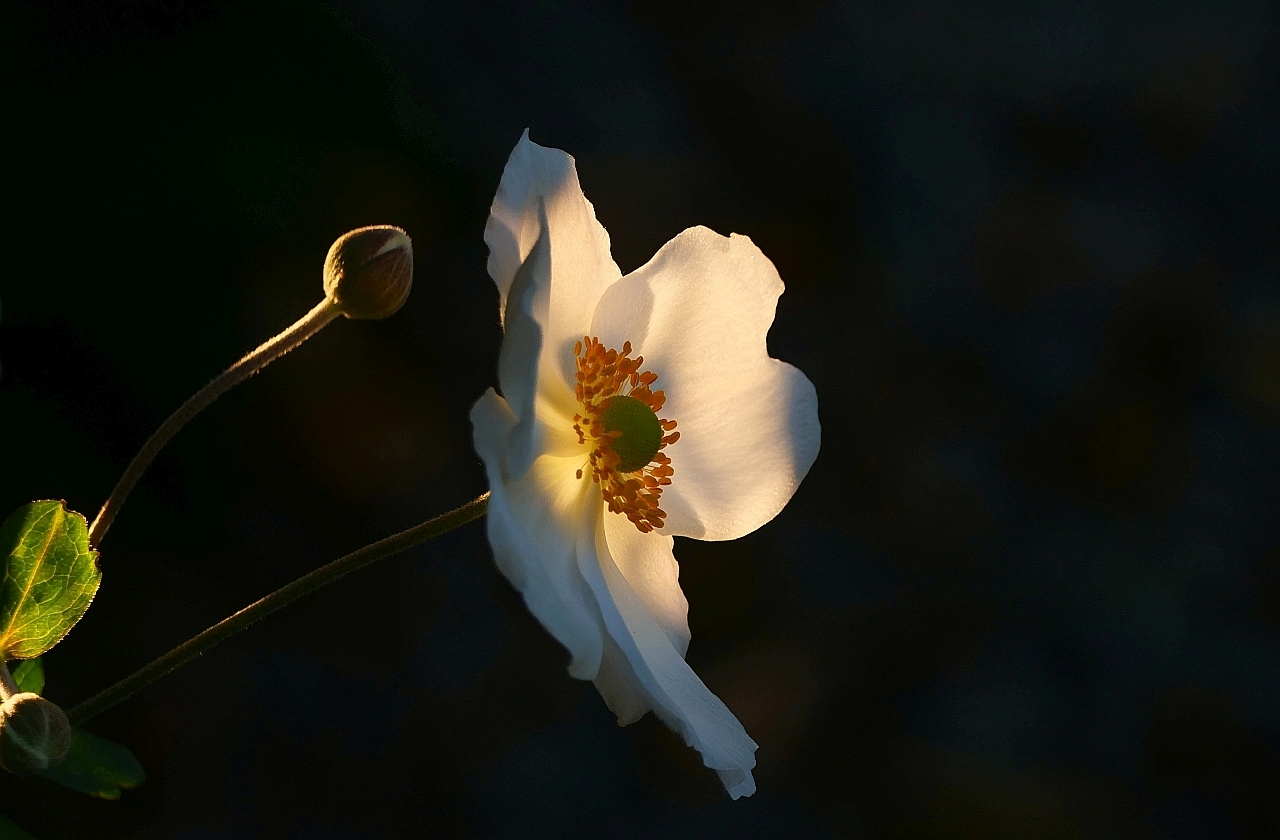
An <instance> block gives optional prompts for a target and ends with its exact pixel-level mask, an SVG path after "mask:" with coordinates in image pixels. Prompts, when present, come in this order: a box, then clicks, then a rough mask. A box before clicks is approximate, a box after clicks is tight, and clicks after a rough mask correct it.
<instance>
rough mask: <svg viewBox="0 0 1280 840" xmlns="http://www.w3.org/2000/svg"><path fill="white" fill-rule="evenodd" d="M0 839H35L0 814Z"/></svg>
mask: <svg viewBox="0 0 1280 840" xmlns="http://www.w3.org/2000/svg"><path fill="white" fill-rule="evenodd" d="M0 840H36V838H34V837H32V836H31V835H30V834H28V833H27V832H25V831H23V830H22V829H21V828H19V827H18V824H17V823H15V822H14V821H13V820H11V819H9V818H8V817H6V816H5V815H4V814H0Z"/></svg>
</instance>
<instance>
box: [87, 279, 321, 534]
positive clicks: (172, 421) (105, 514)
mask: <svg viewBox="0 0 1280 840" xmlns="http://www.w3.org/2000/svg"><path fill="white" fill-rule="evenodd" d="M341 314H342V310H341V309H340V308H339V307H338V305H337V304H336V303H335V302H334V300H333V299H332V298H328V297H326V298H325V299H324V300H322V301H321V302H320V303H319V304H318V305H317V306H316V307H315V308H314V309H312V310H311V311H310V312H308V313H307V314H306V315H303V316H302V317H301V318H300V319H298V321H297V322H296V323H295V324H294V325H293V326H291V327H289V328H288V329H287V330H285V331H284V332H282V333H280V334H279V335H277V336H276V337H275V338H273V339H271V340H270V341H268V342H266V343H265V344H263V345H262V346H261V347H259V348H258V349H257V350H254V351H253V352H252V353H250V354H248V355H247V356H245V357H244V358H243V359H241V360H240V361H238V362H236V363H235V364H234V365H232V366H231V367H229V368H227V369H226V370H224V371H223V372H222V373H221V374H219V375H218V377H217V378H216V379H214V380H213V381H212V382H210V383H209V384H208V385H206V386H204V387H203V388H201V389H200V390H199V391H197V392H196V393H195V394H194V395H193V396H192V397H191V399H189V400H187V401H186V402H184V403H183V404H182V406H181V407H180V408H179V409H178V410H177V411H175V412H174V413H173V414H171V415H169V419H168V420H165V421H164V423H162V424H160V428H158V429H156V430H155V433H154V434H152V435H151V437H149V438H147V442H146V443H144V444H143V445H142V449H140V450H139V451H138V454H137V455H135V456H133V460H132V461H130V462H129V466H128V467H127V468H126V469H125V471H124V475H122V476H120V480H119V481H118V482H116V486H115V489H114V490H112V491H111V495H110V496H108V497H107V501H106V504H104V505H103V506H102V510H100V511H98V515H97V517H96V518H95V519H94V520H93V524H92V525H91V526H89V544H90V545H93V546H95V547H96V546H98V545H100V544H101V543H102V538H103V537H105V536H106V535H107V529H108V528H110V527H111V523H112V522H113V521H115V518H116V514H118V513H119V512H120V508H121V506H123V505H124V500H125V499H127V498H128V497H129V493H130V491H132V490H133V486H134V485H135V484H137V483H138V479H140V478H142V474H143V473H144V472H146V469H147V467H149V466H150V465H151V462H152V461H154V460H155V457H156V455H158V454H159V453H160V450H161V449H163V448H164V445H165V444H166V443H168V442H169V440H170V439H171V438H172V437H173V436H174V435H176V434H177V433H178V430H179V429H181V428H182V427H183V426H185V425H187V421H188V420H190V419H191V418H192V417H195V416H196V415H197V414H199V413H200V412H201V411H203V410H204V409H205V408H207V407H208V405H209V403H211V402H213V401H214V400H216V399H217V398H218V397H220V396H222V395H223V394H224V393H226V392H227V391H229V390H231V389H232V388H233V387H235V386H236V385H238V384H239V383H241V382H243V381H244V380H246V379H248V378H249V377H250V376H253V375H254V374H255V373H257V372H258V371H259V370H261V369H262V368H264V367H266V366H267V365H268V364H270V363H271V362H273V361H275V360H276V359H278V358H280V357H281V356H283V355H284V354H285V353H288V352H289V351H290V350H292V349H293V348H295V347H297V346H298V345H299V344H301V343H302V342H304V341H306V340H307V339H308V338H310V337H311V336H313V335H315V334H316V333H318V332H319V331H320V330H321V329H323V328H324V327H325V325H327V324H328V323H329V322H330V321H332V320H333V319H334V318H337V317H338V316H339V315H341Z"/></svg>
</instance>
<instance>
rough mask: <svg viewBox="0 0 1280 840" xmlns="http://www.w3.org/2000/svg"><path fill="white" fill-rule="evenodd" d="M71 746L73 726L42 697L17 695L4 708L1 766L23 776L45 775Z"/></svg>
mask: <svg viewBox="0 0 1280 840" xmlns="http://www.w3.org/2000/svg"><path fill="white" fill-rule="evenodd" d="M70 747H71V723H70V722H69V721H68V720H67V716H66V715H65V714H64V713H63V711H62V709H59V708H58V707H57V706H55V705H54V704H53V703H50V702H49V701H48V700H46V699H44V698H43V697H41V696H40V695H39V694H32V693H30V692H23V693H22V694H15V695H13V696H12V697H10V698H9V699H8V700H6V701H5V702H4V704H3V705H0V767H4V769H6V770H8V771H9V772H10V773H16V774H18V775H19V776H29V775H31V774H33V773H43V772H44V771H45V770H48V769H49V768H50V767H52V766H54V765H56V764H58V763H59V762H61V761H62V759H63V758H65V757H66V755H67V750H68V749H70Z"/></svg>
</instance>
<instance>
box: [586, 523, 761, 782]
mask: <svg viewBox="0 0 1280 840" xmlns="http://www.w3.org/2000/svg"><path fill="white" fill-rule="evenodd" d="M579 556H580V562H581V563H582V566H581V568H582V575H583V578H585V579H586V581H587V583H588V584H589V585H590V587H591V589H592V591H593V592H594V593H595V598H596V603H597V605H598V607H599V610H600V616H601V618H602V619H603V620H604V625H605V630H606V632H607V633H608V638H609V640H610V642H611V644H610V645H608V650H609V654H608V655H607V664H606V666H605V668H606V669H607V670H606V671H605V673H606V676H607V677H608V678H609V680H610V686H609V687H610V689H611V690H613V691H615V692H618V693H619V694H620V692H619V687H620V684H621V686H625V687H629V688H630V689H631V692H630V694H629V695H624V696H622V697H621V699H622V700H624V701H627V702H630V703H631V704H632V708H634V706H636V705H638V704H639V703H640V702H641V701H642V702H643V704H644V705H647V706H648V707H650V708H651V709H653V711H654V712H655V713H656V714H657V715H658V717H660V718H661V719H662V721H663V722H664V723H666V724H667V725H668V726H670V727H671V728H672V729H673V730H675V731H676V732H677V733H679V734H680V735H681V737H683V738H684V740H685V743H687V744H689V746H691V747H693V748H694V749H696V750H697V751H698V752H699V753H701V754H702V760H703V763H704V764H706V765H707V766H708V767H710V768H712V769H714V770H715V771H716V772H717V773H719V774H720V779H721V781H723V782H724V785H725V788H726V789H727V790H728V791H729V795H730V796H732V797H733V798H734V799H737V798H738V797H740V796H749V795H751V794H752V793H754V792H755V780H754V779H753V778H752V776H751V769H752V768H753V767H755V764H756V759H755V751H756V743H755V742H754V741H752V740H751V737H750V736H749V735H747V732H746V730H745V729H743V728H742V724H741V723H739V721H738V719H737V718H736V717H734V715H733V712H731V711H729V708H728V707H727V706H725V704H724V703H723V702H721V701H720V698H718V697H716V696H715V695H714V694H712V693H711V691H710V689H708V688H707V687H706V685H704V684H703V682H702V680H700V679H699V678H698V675H697V674H695V673H694V672H693V669H691V668H690V667H689V665H688V664H687V663H686V662H685V661H684V657H683V656H682V655H681V653H680V652H679V651H677V650H676V648H675V646H674V645H672V643H671V639H670V638H669V637H668V636H667V634H666V632H664V629H663V628H662V627H661V626H660V625H659V623H658V621H657V620H656V619H655V618H654V616H653V615H652V614H651V613H650V612H649V610H648V609H647V608H646V606H645V604H644V602H643V601H642V600H641V598H640V596H639V595H638V594H637V592H636V590H635V589H634V588H633V587H632V585H631V583H630V582H628V580H627V578H626V576H625V575H624V574H623V573H622V571H621V570H620V569H619V566H618V564H617V563H616V562H615V560H614V556H615V553H614V550H613V546H611V545H609V544H608V541H607V538H606V536H605V529H604V527H603V525H602V526H601V527H600V529H599V530H598V532H597V552H596V560H595V562H592V561H591V559H590V558H588V557H586V556H585V555H579ZM624 562H625V561H624ZM615 646H616V651H617V653H616V656H617V658H616V659H615V658H614V657H615V655H614V654H613V648H614V647H615ZM601 693H602V694H604V696H605V699H606V700H609V699H610V697H609V694H608V693H606V692H605V691H604V689H602V691H601ZM610 707H611V708H613V710H614V712H615V714H618V716H619V719H620V721H621V722H627V721H626V718H625V717H624V715H623V714H622V711H621V710H620V709H619V708H618V707H615V706H614V705H613V703H612V702H611V703H610Z"/></svg>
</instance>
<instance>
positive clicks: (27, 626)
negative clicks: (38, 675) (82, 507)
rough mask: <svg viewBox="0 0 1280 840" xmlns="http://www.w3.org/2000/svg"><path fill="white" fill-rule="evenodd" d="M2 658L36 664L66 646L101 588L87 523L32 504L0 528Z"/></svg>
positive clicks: (54, 507) (60, 509) (56, 506)
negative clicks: (65, 641)
mask: <svg viewBox="0 0 1280 840" xmlns="http://www.w3.org/2000/svg"><path fill="white" fill-rule="evenodd" d="M0 558H2V559H3V562H4V579H3V581H0V658H3V659H34V658H35V657H37V656H39V655H41V654H42V653H44V652H45V651H47V650H48V649H49V648H51V647H53V646H54V645H56V644H57V643H58V642H60V641H62V637H63V636H65V635H67V632H68V631H69V630H70V629H71V628H72V627H74V626H75V624H76V622H77V621H79V620H80V617H81V616H83V615H84V611H85V610H87V609H89V604H90V602H92V601H93V596H94V595H95V594H97V592H98V584H99V583H101V582H102V572H100V571H99V570H98V552H96V551H94V550H93V549H92V548H90V547H89V527H88V525H87V524H86V523H85V521H84V517H83V516H81V515H80V514H78V513H76V512H75V511H70V510H67V508H66V505H64V504H63V503H62V502H58V501H50V502H32V503H31V504H29V505H26V506H25V507H21V508H19V509H18V510H17V511H16V512H14V514H13V515H12V516H10V517H9V518H8V519H6V520H5V521H4V525H0Z"/></svg>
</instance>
